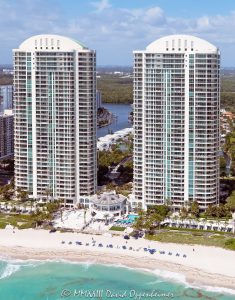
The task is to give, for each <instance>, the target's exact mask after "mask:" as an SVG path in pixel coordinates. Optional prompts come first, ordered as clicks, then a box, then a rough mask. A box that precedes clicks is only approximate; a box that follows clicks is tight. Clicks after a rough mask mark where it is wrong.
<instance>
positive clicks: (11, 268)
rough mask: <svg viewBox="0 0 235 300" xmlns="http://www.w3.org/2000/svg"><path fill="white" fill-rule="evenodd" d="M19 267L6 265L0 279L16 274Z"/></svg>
mask: <svg viewBox="0 0 235 300" xmlns="http://www.w3.org/2000/svg"><path fill="white" fill-rule="evenodd" d="M20 267H21V266H20V265H13V264H7V265H6V267H5V269H4V270H3V273H2V275H1V276H0V279H3V278H7V277H10V276H11V275H12V274H14V273H15V272H17V271H18V270H19V269H20Z"/></svg>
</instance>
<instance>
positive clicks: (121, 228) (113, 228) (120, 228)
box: [109, 226, 126, 231]
mask: <svg viewBox="0 0 235 300" xmlns="http://www.w3.org/2000/svg"><path fill="white" fill-rule="evenodd" d="M125 229H126V228H125V227H120V226H112V227H111V228H110V229H109V230H116V231H124V230H125Z"/></svg>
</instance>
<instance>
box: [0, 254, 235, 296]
mask: <svg viewBox="0 0 235 300" xmlns="http://www.w3.org/2000/svg"><path fill="white" fill-rule="evenodd" d="M0 299H2V300H3V299H4V300H61V299H68V300H74V299H99V300H100V299H135V300H141V299H142V300H147V299H177V300H190V299H203V300H204V299H205V300H230V299H231V300H232V299H235V294H232V291H229V290H224V289H219V288H217V289H216V290H215V289H212V288H209V287H206V288H204V289H200V288H196V287H191V286H189V285H188V284H187V283H186V282H185V280H184V278H183V276H180V275H177V274H174V273H171V272H159V271H157V270H156V271H155V272H148V271H144V270H135V269H130V268H126V267H122V266H104V265H97V264H93V263H92V262H90V263H89V262H88V263H70V262H68V261H43V262H39V261H33V260H32V261H31V260H28V261H23V260H0Z"/></svg>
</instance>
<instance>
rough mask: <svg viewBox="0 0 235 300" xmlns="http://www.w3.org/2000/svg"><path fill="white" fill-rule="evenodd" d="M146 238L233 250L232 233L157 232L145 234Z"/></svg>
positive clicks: (234, 242)
mask: <svg viewBox="0 0 235 300" xmlns="http://www.w3.org/2000/svg"><path fill="white" fill-rule="evenodd" d="M145 237H146V239H149V240H154V241H159V242H163V243H177V244H190V245H205V246H216V247H222V248H227V249H231V250H235V238H234V237H233V236H232V234H229V235H225V234H224V235H220V234H213V233H212V234H210V233H205V234H203V233H201V232H198V233H197V232H195V231H194V232H179V233H178V232H159V233H157V234H155V235H146V236H145Z"/></svg>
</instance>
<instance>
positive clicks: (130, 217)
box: [127, 215, 138, 222]
mask: <svg viewBox="0 0 235 300" xmlns="http://www.w3.org/2000/svg"><path fill="white" fill-rule="evenodd" d="M127 218H128V219H129V220H130V221H132V222H134V221H135V219H137V218H138V215H127Z"/></svg>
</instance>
